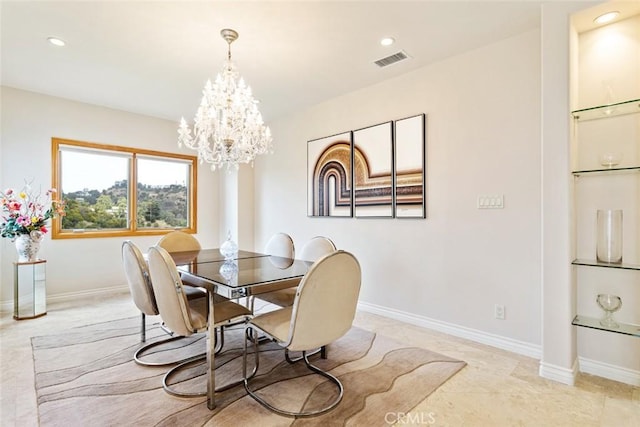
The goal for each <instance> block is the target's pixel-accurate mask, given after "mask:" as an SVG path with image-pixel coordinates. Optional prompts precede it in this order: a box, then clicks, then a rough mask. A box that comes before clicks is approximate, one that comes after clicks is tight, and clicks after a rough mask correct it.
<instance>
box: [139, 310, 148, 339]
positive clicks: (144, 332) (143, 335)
mask: <svg viewBox="0 0 640 427" xmlns="http://www.w3.org/2000/svg"><path fill="white" fill-rule="evenodd" d="M140 314H141V315H142V324H141V325H140V342H145V341H147V321H146V316H145V314H144V313H140Z"/></svg>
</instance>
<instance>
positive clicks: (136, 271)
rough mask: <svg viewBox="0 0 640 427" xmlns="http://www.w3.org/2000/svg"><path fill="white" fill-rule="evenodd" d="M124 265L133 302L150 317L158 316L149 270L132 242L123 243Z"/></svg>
mask: <svg viewBox="0 0 640 427" xmlns="http://www.w3.org/2000/svg"><path fill="white" fill-rule="evenodd" d="M122 264H123V265H124V274H125V276H126V277H127V283H128V284H129V291H130V292H131V296H132V297H133V302H134V304H135V305H136V307H138V310H140V311H141V312H142V313H144V314H146V315H148V316H155V315H157V314H158V306H157V305H156V298H155V295H154V293H153V288H152V286H151V280H150V278H149V269H148V268H147V262H146V261H145V260H144V257H143V255H142V252H141V251H140V249H139V248H138V247H137V246H136V244H135V243H133V242H132V241H131V240H126V241H125V242H123V243H122Z"/></svg>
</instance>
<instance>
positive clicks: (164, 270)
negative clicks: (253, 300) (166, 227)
mask: <svg viewBox="0 0 640 427" xmlns="http://www.w3.org/2000/svg"><path fill="white" fill-rule="evenodd" d="M149 273H150V275H151V284H152V286H153V290H154V293H155V295H156V302H157V306H158V311H159V312H160V316H161V317H162V319H163V321H164V322H165V323H166V324H167V326H168V327H169V328H170V329H171V330H173V331H175V332H176V333H179V334H181V335H183V336H190V335H192V334H195V333H199V332H204V331H206V330H207V328H208V327H213V328H218V329H220V331H221V333H222V330H223V329H224V327H225V326H226V325H230V324H233V323H237V322H239V321H246V320H247V319H248V318H249V317H250V316H251V312H250V311H249V310H248V309H247V308H246V307H244V306H242V305H240V304H237V303H235V302H233V301H229V300H225V301H222V302H216V303H215V305H214V313H213V315H214V324H213V325H208V301H207V298H202V299H198V300H196V301H197V302H198V303H189V301H188V300H187V298H186V294H185V287H184V286H183V284H182V280H181V279H180V274H179V271H178V268H177V267H176V264H175V263H174V261H173V259H172V258H171V256H170V255H169V253H168V252H167V251H166V250H165V249H164V248H162V247H161V246H159V245H156V246H153V247H151V248H149ZM203 361H206V355H201V356H196V357H193V358H191V359H189V360H186V361H184V362H183V363H180V364H179V365H177V366H175V367H173V368H171V369H170V370H169V371H168V372H167V373H166V374H165V376H164V378H163V379H162V387H163V388H164V390H165V391H166V392H167V393H169V394H171V395H174V396H179V397H199V396H206V391H205V392H180V391H177V390H175V389H174V388H173V387H171V385H170V379H171V378H172V377H173V376H175V375H177V374H179V373H180V372H181V371H183V370H184V369H187V368H188V367H190V366H192V365H194V364H198V363H202V362H203ZM235 384H237V383H234V384H231V385H227V386H225V387H224V388H221V389H218V390H217V391H221V390H222V389H226V388H229V387H230V386H233V385H235Z"/></svg>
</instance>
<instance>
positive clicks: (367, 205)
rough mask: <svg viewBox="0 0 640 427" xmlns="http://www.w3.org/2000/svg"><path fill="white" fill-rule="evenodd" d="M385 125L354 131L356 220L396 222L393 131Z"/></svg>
mask: <svg viewBox="0 0 640 427" xmlns="http://www.w3.org/2000/svg"><path fill="white" fill-rule="evenodd" d="M392 124H393V123H392V122H390V121H389V122H386V123H381V124H378V125H374V126H370V127H367V128H363V129H358V130H356V131H353V180H354V181H353V182H354V184H353V188H354V199H353V200H354V214H355V216H356V217H370V218H393V127H392Z"/></svg>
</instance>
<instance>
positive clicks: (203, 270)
mask: <svg viewBox="0 0 640 427" xmlns="http://www.w3.org/2000/svg"><path fill="white" fill-rule="evenodd" d="M169 254H170V255H171V257H172V258H173V260H174V262H175V263H176V266H177V267H178V270H179V271H180V272H181V273H182V274H186V275H188V276H191V277H193V278H197V279H198V280H197V282H198V284H200V285H201V286H202V287H203V288H205V289H206V290H207V294H208V298H209V328H208V336H207V349H206V351H207V407H208V408H209V409H214V408H215V407H216V404H215V354H214V350H213V349H214V346H215V328H213V327H211V325H213V324H214V320H213V319H214V310H215V307H214V295H215V294H216V293H218V294H221V295H223V296H225V297H227V298H232V299H235V298H242V297H247V298H248V297H250V296H251V294H252V290H256V289H258V288H259V287H260V286H265V285H269V289H270V290H274V289H277V287H278V283H282V284H283V288H284V287H289V286H291V284H290V281H291V280H292V279H299V278H302V277H303V276H304V275H305V274H306V273H307V271H308V270H309V268H310V267H311V265H312V264H313V263H312V262H309V261H302V260H296V259H289V258H282V257H278V256H273V255H266V254H261V253H257V252H250V251H242V250H240V251H238V253H237V254H236V255H234V256H233V258H232V259H226V260H225V258H224V256H222V254H220V250H219V249H201V250H199V251H184V252H170V253H169ZM288 282H289V283H288Z"/></svg>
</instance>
